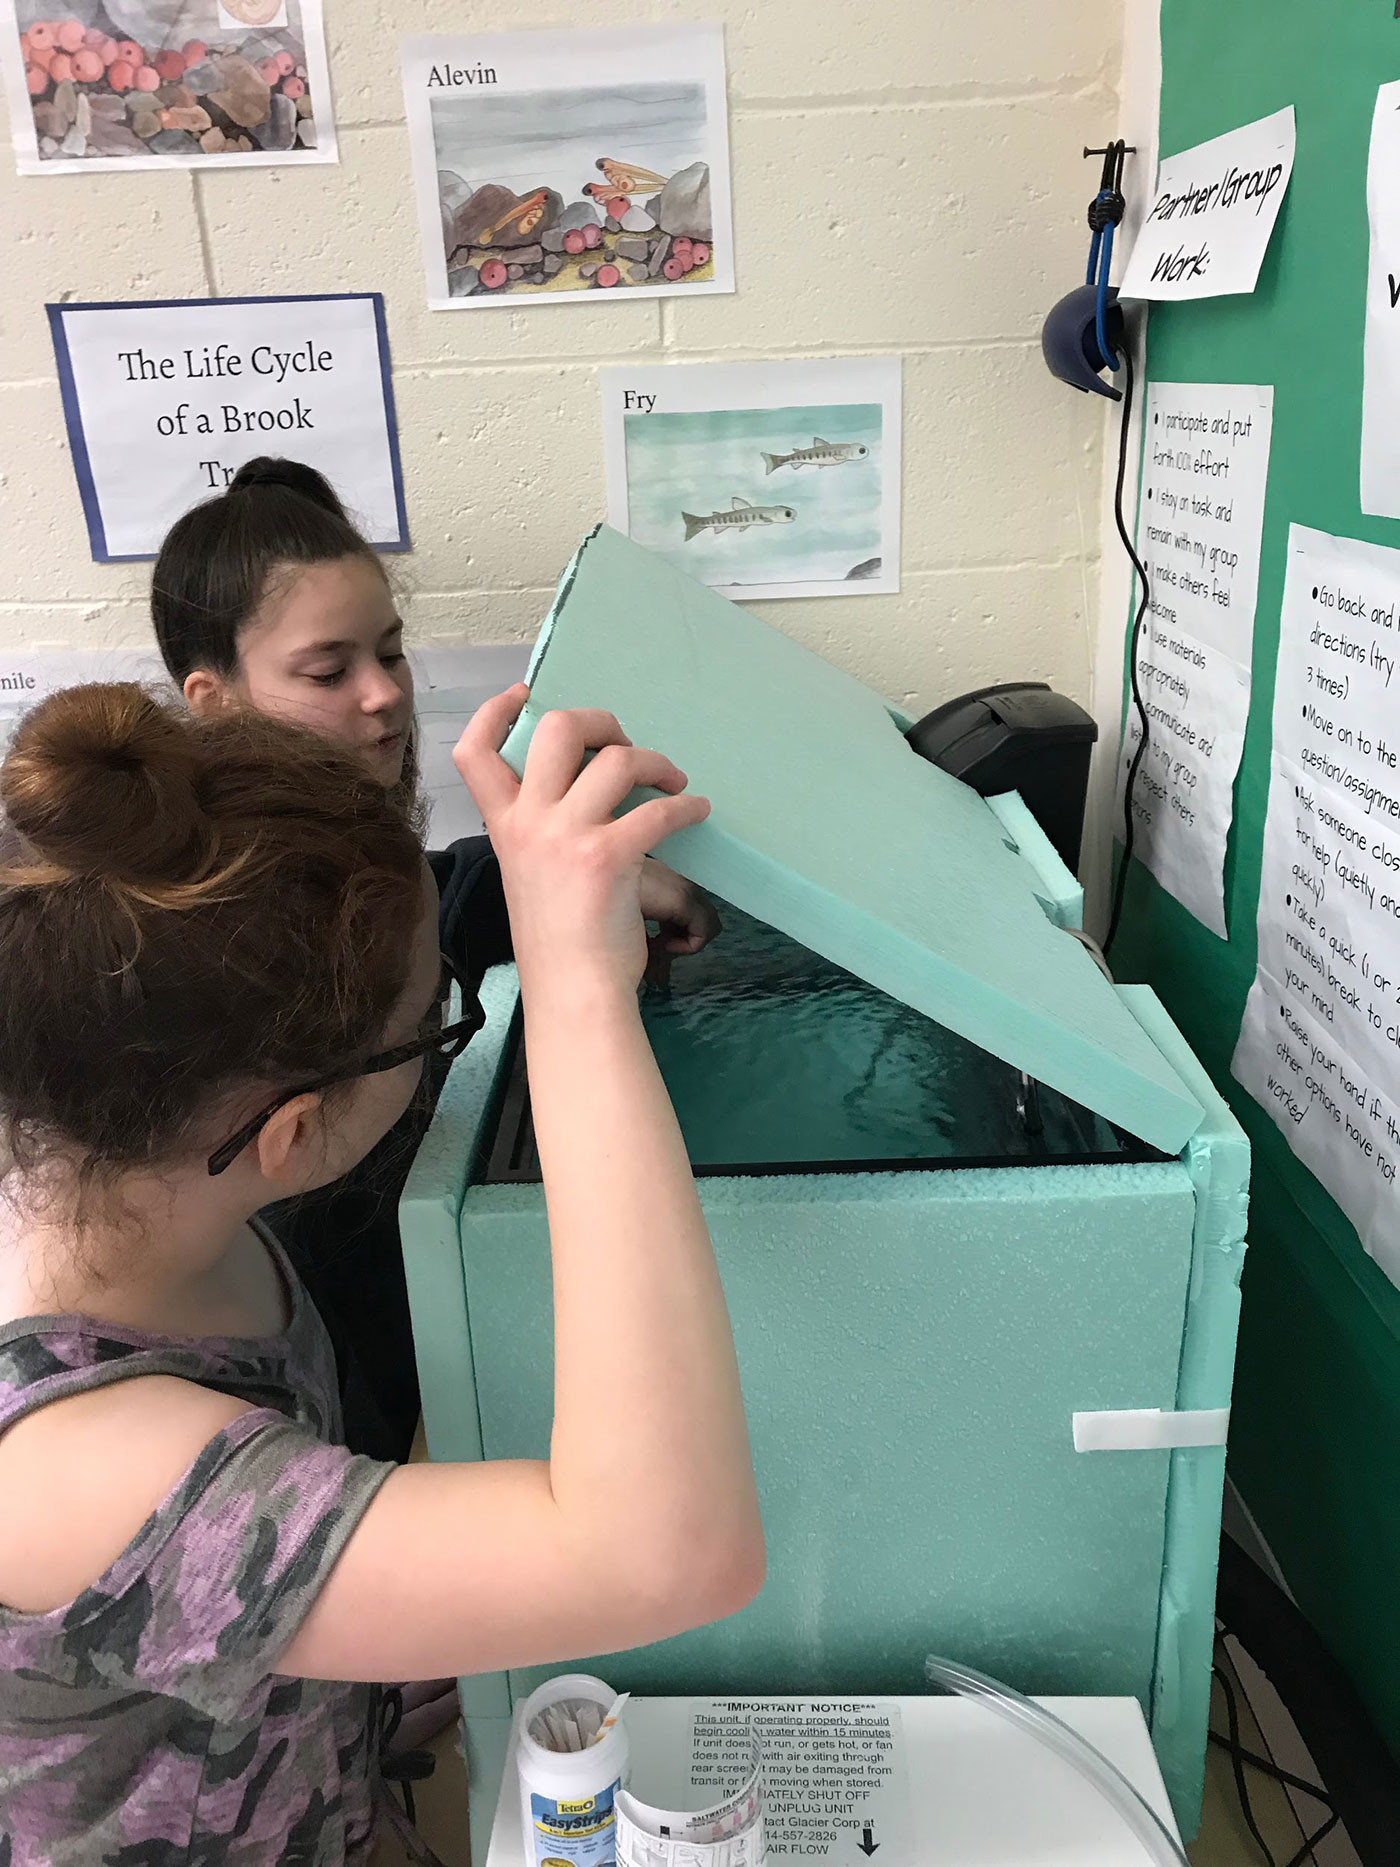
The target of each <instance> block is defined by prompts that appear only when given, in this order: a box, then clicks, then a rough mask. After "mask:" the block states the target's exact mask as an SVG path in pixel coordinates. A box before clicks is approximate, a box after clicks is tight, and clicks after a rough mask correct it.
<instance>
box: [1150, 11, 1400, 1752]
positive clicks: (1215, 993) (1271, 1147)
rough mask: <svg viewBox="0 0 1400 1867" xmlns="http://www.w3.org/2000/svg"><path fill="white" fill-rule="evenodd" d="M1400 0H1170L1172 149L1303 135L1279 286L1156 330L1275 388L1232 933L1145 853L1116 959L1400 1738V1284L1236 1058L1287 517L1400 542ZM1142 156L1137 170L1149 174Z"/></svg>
mask: <svg viewBox="0 0 1400 1867" xmlns="http://www.w3.org/2000/svg"><path fill="white" fill-rule="evenodd" d="M1394 12H1395V6H1394V4H1393V0H1224V3H1223V4H1222V0H1162V109H1161V152H1162V154H1163V155H1164V156H1170V155H1174V154H1176V153H1178V152H1179V151H1180V150H1183V149H1187V148H1190V147H1191V146H1192V145H1194V144H1196V143H1199V142H1204V141H1205V140H1206V139H1207V138H1209V137H1213V136H1219V135H1221V134H1223V133H1224V132H1225V131H1227V130H1232V129H1235V128H1237V127H1238V126H1240V125H1241V124H1245V123H1250V122H1252V121H1254V120H1255V119H1256V118H1259V117H1263V116H1267V115H1269V114H1271V113H1272V112H1273V111H1276V110H1279V109H1281V108H1283V107H1284V106H1285V105H1287V104H1293V105H1294V106H1295V108H1296V111H1297V135H1298V141H1297V157H1296V161H1295V165H1294V170H1293V179H1292V182H1291V184H1290V187H1289V192H1288V196H1287V198H1286V199H1285V201H1284V204H1283V208H1282V211H1281V213H1280V216H1279V221H1278V225H1277V227H1276V228H1275V231H1274V237H1273V241H1272V243H1271V245H1270V249H1269V252H1268V254H1267V256H1266V258H1265V260H1264V265H1263V269H1262V271H1261V273H1260V278H1259V284H1258V289H1257V290H1256V291H1255V292H1254V294H1253V295H1252V296H1250V297H1236V298H1219V299H1207V300H1201V301H1198V302H1196V303H1194V304H1178V305H1163V306H1159V307H1156V308H1154V309H1153V311H1152V313H1151V320H1150V324H1149V329H1148V339H1147V374H1148V376H1149V378H1150V379H1152V380H1156V381H1160V382H1223V383H1231V382H1241V383H1272V384H1273V385H1274V424H1273V449H1272V454H1271V458H1270V466H1269V480H1268V494H1267V503H1266V506H1265V514H1264V533H1263V550H1262V558H1261V563H1260V573H1259V602H1258V610H1257V614H1256V620H1255V630H1254V675H1253V689H1252V696H1251V702H1250V714H1249V726H1248V731H1247V735H1246V738H1245V745H1244V756H1243V759H1242V761H1241V766H1240V774H1239V779H1238V782H1237V785H1236V792H1235V821H1234V829H1233V831H1232V835H1231V841H1230V848H1229V853H1228V856H1227V860H1226V866H1225V902H1226V916H1227V924H1228V926H1229V930H1230V938H1229V942H1228V944H1226V943H1225V942H1223V941H1220V940H1218V939H1217V938H1216V937H1215V936H1214V935H1213V934H1211V933H1209V932H1208V931H1207V930H1206V929H1205V928H1204V927H1202V926H1201V925H1200V923H1199V922H1198V921H1196V920H1195V919H1194V918H1193V917H1192V916H1191V915H1190V914H1188V913H1187V911H1186V910H1185V909H1184V908H1182V907H1181V906H1179V905H1178V903H1177V902H1176V901H1175V900H1174V899H1173V898H1172V897H1171V896H1170V895H1168V894H1167V893H1166V892H1165V891H1164V890H1163V889H1161V888H1160V887H1159V886H1158V885H1157V883H1156V882H1155V881H1154V880H1153V878H1152V877H1151V876H1150V875H1149V874H1148V873H1147V871H1146V870H1145V869H1143V868H1142V867H1141V866H1140V865H1139V864H1137V863H1134V864H1133V868H1132V873H1131V875H1130V877H1129V880H1128V886H1127V897H1126V904H1125V909H1124V915H1123V923H1122V927H1121V929H1120V932H1119V935H1118V939H1117V942H1116V943H1115V946H1114V950H1113V965H1114V971H1115V973H1116V974H1117V976H1118V977H1119V978H1122V979H1145V980H1147V981H1149V982H1150V983H1151V984H1152V985H1153V986H1155V987H1156V989H1157V991H1158V993H1159V994H1160V996H1161V997H1162V999H1163V1000H1164V1002H1165V1003H1166V1005H1167V1007H1168V1009H1169V1010H1170V1012H1171V1013H1172V1015H1173V1017H1174V1018H1175V1019H1176V1021H1177V1023H1178V1024H1179V1025H1180V1027H1181V1029H1182V1031H1183V1032H1184V1033H1185V1035H1186V1036H1187V1038H1188V1039H1189V1040H1190V1042H1191V1044H1192V1045H1193V1047H1194V1048H1195V1050H1196V1052H1197V1054H1198V1056H1199V1057H1200V1058H1201V1060H1202V1062H1203V1063H1204V1064H1205V1065H1206V1067H1207V1068H1208V1069H1209V1070H1210V1072H1211V1074H1212V1076H1213V1077H1214V1078H1215V1080H1216V1082H1217V1083H1218V1084H1219V1085H1220V1086H1221V1088H1222V1090H1223V1091H1224V1093H1225V1094H1226V1095H1227V1097H1228V1098H1229V1100H1230V1103H1231V1106H1232V1107H1233V1108H1234V1110H1235V1112H1236V1114H1237V1115H1238V1116H1239V1118H1240V1120H1241V1121H1242V1122H1243V1124H1244V1126H1245V1128H1246V1129H1247V1131H1248V1133H1249V1135H1250V1138H1251V1141H1252V1142H1253V1144H1254V1148H1255V1173H1254V1191H1253V1198H1252V1216H1251V1223H1250V1253H1249V1257H1248V1259H1247V1261H1246V1266H1245V1275H1244V1307H1243V1317H1242V1321H1241V1328H1240V1345H1239V1362H1238V1372H1237V1377H1236V1385H1235V1403H1234V1413H1233V1419H1232V1425H1231V1433H1230V1455H1229V1462H1230V1470H1231V1473H1232V1475H1233V1477H1234V1479H1235V1482H1236V1484H1237V1485H1238V1486H1239V1488H1240V1491H1241V1493H1242V1495H1243V1496H1244V1499H1245V1501H1246V1503H1247V1504H1248V1505H1249V1507H1250V1509H1251V1511H1252V1512H1253V1513H1254V1515H1255V1517H1256V1519H1257V1521H1258V1523H1259V1526H1260V1528H1261V1530H1262V1531H1263V1534H1264V1535H1265V1537H1266V1538H1267V1540H1268V1542H1269V1544H1270V1546H1271V1547H1272V1549H1273V1551H1274V1553H1275V1555H1276V1556H1277V1557H1278V1559H1279V1562H1280V1564H1281V1565H1282V1567H1283V1569H1284V1572H1285V1574H1286V1575H1287V1577H1288V1581H1289V1585H1290V1587H1291V1588H1292V1590H1293V1592H1294V1594H1295V1595H1296V1596H1297V1599H1298V1602H1299V1605H1300V1606H1301V1607H1302V1609H1303V1611H1304V1613H1305V1614H1306V1615H1307V1616H1308V1618H1309V1619H1310V1620H1311V1621H1312V1623H1313V1625H1314V1626H1315V1627H1316V1628H1317V1630H1318V1632H1319V1633H1320V1634H1321V1635H1322V1637H1323V1638H1324V1640H1325V1641H1326V1642H1327V1643H1328V1645H1329V1646H1330V1647H1331V1648H1332V1650H1333V1652H1334V1653H1335V1654H1336V1656H1337V1657H1338V1658H1339V1659H1340V1660H1341V1662H1342V1663H1343V1665H1344V1666H1345V1667H1346V1668H1347V1670H1348V1672H1349V1673H1350V1674H1351V1676H1352V1678H1353V1680H1354V1681H1355V1683H1356V1685H1357V1687H1358V1689H1359V1690H1360V1692H1361V1694H1362V1696H1363V1698H1364V1699H1365V1701H1366V1702H1367V1704H1368V1705H1369V1707H1370V1710H1371V1713H1372V1715H1373V1717H1374V1718H1375V1719H1376V1721H1377V1723H1378V1725H1379V1726H1380V1728H1381V1730H1382V1732H1383V1733H1384V1735H1385V1736H1386V1739H1387V1741H1388V1742H1389V1744H1390V1746H1391V1748H1392V1750H1394V1751H1395V1752H1396V1753H1397V1754H1400V1586H1397V1578H1400V1290H1397V1289H1396V1288H1395V1287H1394V1286H1393V1285H1392V1284H1391V1283H1390V1282H1389V1280H1388V1279H1387V1278H1386V1277H1385V1276H1384V1274H1383V1273H1382V1272H1381V1271H1380V1270H1379V1269H1378V1268H1377V1267H1376V1265H1375V1264H1373V1263H1372V1262H1371V1260H1370V1259H1369V1258H1368V1257H1367V1256H1366V1255H1365V1253H1364V1252H1363V1251H1362V1249H1361V1246H1360V1244H1359V1242H1358V1240H1357V1237H1356V1233H1355V1232H1354V1231H1353V1229H1352V1227H1351V1225H1350V1223H1349V1222H1348V1221H1347V1219H1346V1218H1344V1217H1343V1215H1342V1213H1341V1212H1340V1211H1339V1209H1338V1208H1337V1206H1336V1205H1335V1204H1334V1203H1333V1201H1332V1200H1331V1198H1330V1197H1329V1196H1328V1195H1327V1194H1326V1193H1325V1192H1323V1190H1322V1188H1321V1187H1320V1186H1319V1185H1318V1184H1317V1182H1316V1181H1315V1180H1314V1179H1313V1178H1312V1176H1311V1175H1310V1174H1309V1173H1308V1172H1307V1171H1306V1169H1304V1168H1303V1167H1302V1166H1301V1165H1300V1164H1299V1163H1298V1162H1297V1161H1296V1160H1295V1159H1294V1158H1293V1156H1292V1154H1291V1153H1290V1152H1289V1150H1288V1147H1287V1144H1286V1142H1285V1141H1284V1138H1283V1136H1282V1135H1281V1134H1280V1133H1279V1132H1278V1130H1277V1129H1276V1128H1275V1127H1274V1125H1273V1123H1272V1121H1270V1119H1269V1118H1268V1116H1267V1115H1265V1113H1264V1112H1263V1110H1262V1109H1261V1108H1260V1107H1259V1105H1258V1104H1257V1103H1256V1102H1255V1101H1254V1100H1253V1099H1252V1097H1250V1096H1249V1095H1248V1094H1247V1093H1246V1092H1245V1091H1244V1090H1243V1089H1242V1088H1240V1086H1239V1085H1238V1084H1237V1083H1235V1082H1234V1080H1233V1078H1232V1077H1231V1075H1230V1059H1231V1055H1232V1053H1233V1050H1234V1045H1235V1039H1236V1037H1237V1035H1238V1033H1239V1028H1240V1019H1241V1016H1242V1014H1243V1011H1244V1003H1245V998H1246V995H1247V993H1248V991H1249V987H1250V984H1251V982H1252V980H1253V977H1254V967H1255V908H1256V902H1257V898H1258V892H1259V876H1260V863H1261V854H1262V844H1263V836H1264V815H1265V808H1266V804H1267V798H1268V789H1269V749H1270V737H1271V721H1272V713H1273V698H1274V669H1275V660H1276V655H1277V649H1278V634H1279V605H1280V601H1281V598H1282V594H1283V580H1284V562H1285V552H1286V546H1287V538H1288V527H1289V525H1290V523H1294V522H1296V523H1299V524H1303V525H1309V526H1315V527H1317V528H1318V529H1319V530H1322V531H1328V532H1336V533H1340V534H1342V535H1344V536H1347V537H1353V538H1361V539H1365V540H1368V541H1370V542H1372V543H1374V544H1381V545H1389V546H1392V547H1400V522H1396V521H1394V520H1389V519H1374V518H1365V517H1363V516H1362V513H1361V509H1360V504H1359V466H1360V439H1361V387H1362V335H1363V328H1364V322H1365V292H1366V272H1367V256H1368V247H1369V234H1368V227H1367V216H1366V166H1367V153H1368V147H1369V142H1370V132H1371V116H1372V111H1373V109H1374V106H1375V98H1376V89H1377V86H1378V85H1380V84H1382V83H1385V82H1387V81H1389V80H1391V79H1394V78H1397V77H1400V19H1397V18H1395V17H1393V14H1394ZM1131 160H1132V159H1131V158H1129V163H1130V168H1129V178H1130V185H1134V186H1136V187H1137V188H1139V189H1146V188H1147V187H1149V186H1150V183H1151V179H1152V178H1151V177H1149V176H1143V175H1138V176H1133V175H1132V171H1131ZM1397 418H1400V416H1398V417H1397Z"/></svg>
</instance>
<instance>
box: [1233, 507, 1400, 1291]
mask: <svg viewBox="0 0 1400 1867" xmlns="http://www.w3.org/2000/svg"><path fill="white" fill-rule="evenodd" d="M1397 664H1400V551H1390V550H1386V549H1385V548H1383V547H1382V546H1379V545H1368V544H1359V543H1357V542H1356V541H1355V540H1354V539H1350V538H1334V537H1331V536H1329V535H1328V534H1327V533H1325V532H1315V531H1309V530H1307V529H1306V528H1304V527H1303V526H1301V525H1295V526H1293V527H1292V528H1291V530H1290V532H1289V540H1288V574H1287V579H1286V582H1285V586H1284V595H1283V610H1282V615H1281V617H1280V627H1279V652H1278V684H1277V687H1276V689H1275V694H1274V739H1273V762H1272V768H1271V775H1270V784H1269V809H1268V818H1267V822H1266V824H1265V829H1264V867H1263V874H1262V877H1261V880H1260V885H1259V970H1258V973H1257V975H1256V977H1255V981H1254V984H1253V985H1252V986H1251V988H1250V993H1249V1000H1248V1003H1247V1005H1246V1007H1245V1015H1244V1024H1243V1027H1242V1029H1241V1031H1240V1039H1239V1044H1238V1046H1237V1048H1236V1051H1235V1058H1234V1064H1233V1069H1234V1074H1235V1076H1236V1077H1237V1078H1238V1079H1239V1081H1240V1082H1241V1083H1243V1084H1244V1086H1245V1088H1246V1089H1248V1091H1249V1092H1250V1094H1251V1095H1252V1096H1254V1097H1255V1098H1256V1100H1257V1101H1259V1102H1260V1103H1261V1104H1262V1105H1263V1107H1264V1108H1265V1109H1266V1110H1267V1111H1268V1113H1269V1114H1270V1115H1271V1116H1272V1117H1273V1119H1274V1121H1275V1122H1276V1123H1277V1124H1278V1126H1279V1128H1280V1129H1281V1130H1282V1132H1283V1133H1284V1134H1285V1135H1286V1136H1287V1138H1288V1142H1289V1145H1290V1147H1291V1148H1292V1149H1293V1152H1294V1153H1295V1154H1296V1155H1297V1156H1298V1158H1299V1160H1301V1161H1302V1162H1303V1164H1304V1166H1306V1167H1307V1168H1308V1169H1309V1171H1310V1172H1311V1173H1313V1174H1315V1175H1316V1177H1317V1178H1318V1179H1319V1180H1320V1181H1321V1182H1322V1184H1323V1186H1325V1187H1326V1188H1327V1191H1328V1192H1329V1193H1330V1194H1331V1195H1332V1197H1333V1198H1334V1199H1335V1200H1336V1202H1337V1204H1338V1205H1339V1206H1340V1207H1341V1208H1342V1210H1343V1212H1345V1213H1346V1215H1347V1217H1348V1218H1349V1219H1350V1220H1351V1222H1352V1224H1353V1225H1354V1226H1355V1227H1356V1229H1357V1232H1358V1234H1359V1236H1360V1238H1361V1242H1362V1244H1363V1245H1364V1246H1365V1247H1366V1249H1367V1251H1368V1252H1370V1254H1371V1256H1372V1257H1373V1258H1375V1259H1376V1261H1377V1262H1378V1263H1379V1264H1380V1266H1381V1267H1382V1269H1383V1270H1384V1271H1385V1272H1386V1275H1387V1276H1388V1277H1389V1278H1390V1279H1391V1281H1392V1282H1393V1283H1400V1199H1397V1197H1396V1186H1395V1176H1396V1168H1397V1165H1398V1164H1400V704H1397V702H1398V701H1400V680H1397V679H1396V669H1397Z"/></svg>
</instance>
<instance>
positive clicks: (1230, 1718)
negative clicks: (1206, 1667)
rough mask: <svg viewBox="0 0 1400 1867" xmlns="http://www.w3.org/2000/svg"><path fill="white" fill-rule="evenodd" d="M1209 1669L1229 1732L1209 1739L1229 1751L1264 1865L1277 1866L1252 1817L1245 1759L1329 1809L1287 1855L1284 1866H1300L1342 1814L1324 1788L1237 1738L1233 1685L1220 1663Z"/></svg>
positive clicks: (1242, 1806)
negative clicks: (1261, 1755) (1223, 1708)
mask: <svg viewBox="0 0 1400 1867" xmlns="http://www.w3.org/2000/svg"><path fill="white" fill-rule="evenodd" d="M1211 1671H1212V1672H1213V1673H1214V1674H1215V1677H1216V1680H1217V1681H1218V1683H1219V1685H1220V1689H1221V1691H1222V1693H1223V1694H1224V1697H1225V1717H1226V1721H1227V1723H1228V1724H1229V1727H1230V1735H1229V1736H1228V1738H1222V1737H1220V1736H1219V1735H1218V1733H1216V1732H1214V1731H1212V1732H1211V1734H1210V1738H1211V1742H1212V1743H1213V1744H1218V1745H1219V1746H1220V1747H1221V1749H1222V1750H1225V1751H1228V1752H1229V1756H1230V1762H1231V1765H1232V1766H1233V1769H1234V1773H1235V1791H1236V1793H1237V1795H1238V1796H1239V1799H1240V1812H1241V1814H1242V1815H1243V1816H1244V1820H1245V1826H1246V1827H1247V1828H1248V1830H1249V1832H1250V1834H1251V1835H1252V1836H1253V1837H1254V1842H1255V1845H1256V1846H1257V1847H1258V1849H1259V1852H1260V1853H1261V1854H1262V1855H1263V1856H1264V1860H1265V1862H1266V1863H1267V1867H1278V1862H1277V1861H1276V1860H1275V1859H1274V1856H1273V1851H1272V1849H1271V1848H1270V1847H1269V1844H1268V1842H1267V1841H1266V1840H1265V1839H1264V1837H1263V1835H1262V1834H1261V1833H1260V1832H1259V1824H1258V1822H1257V1821H1256V1820H1255V1817H1254V1804H1253V1803H1252V1801H1251V1800H1250V1795H1249V1782H1248V1779H1247V1778H1246V1776H1245V1773H1244V1766H1245V1765H1246V1764H1247V1763H1248V1764H1251V1765H1252V1766H1253V1767H1254V1768H1255V1769H1256V1770H1258V1771H1259V1772H1260V1773H1261V1774H1262V1775H1264V1776H1269V1777H1272V1778H1273V1779H1274V1781H1275V1782H1278V1783H1285V1784H1288V1785H1289V1786H1291V1787H1292V1788H1294V1789H1299V1790H1301V1791H1303V1792H1304V1793H1305V1794H1306V1795H1308V1796H1311V1797H1312V1799H1313V1800H1314V1801H1315V1802H1317V1803H1319V1804H1320V1805H1321V1806H1322V1807H1323V1808H1324V1809H1327V1810H1328V1811H1329V1814H1328V1818H1327V1820H1326V1821H1325V1822H1324V1823H1323V1824H1322V1826H1321V1828H1318V1829H1316V1830H1315V1831H1314V1832H1313V1833H1312V1834H1310V1835H1309V1836H1308V1837H1307V1838H1306V1839H1305V1840H1304V1842H1303V1845H1302V1846H1301V1847H1300V1848H1299V1849H1298V1851H1297V1853H1296V1854H1292V1855H1290V1856H1289V1858H1288V1860H1287V1861H1286V1862H1285V1864H1284V1867H1302V1863H1303V1862H1304V1861H1305V1860H1306V1859H1307V1858H1308V1856H1309V1855H1310V1854H1311V1853H1312V1851H1313V1849H1314V1848H1315V1847H1316V1846H1317V1844H1318V1842H1319V1841H1322V1840H1325V1839H1326V1837H1327V1836H1328V1835H1330V1834H1331V1832H1332V1830H1333V1829H1334V1828H1335V1827H1336V1826H1337V1823H1338V1822H1339V1821H1340V1820H1341V1817H1340V1815H1339V1814H1338V1813H1337V1811H1336V1809H1335V1808H1334V1807H1333V1805H1332V1798H1331V1797H1330V1796H1329V1795H1328V1794H1327V1792H1326V1791H1325V1790H1322V1789H1318V1788H1317V1787H1316V1785H1315V1784H1313V1783H1305V1782H1304V1781H1303V1779H1302V1778H1301V1777H1300V1776H1292V1775H1290V1774H1289V1772H1288V1771H1287V1770H1280V1769H1279V1768H1278V1767H1277V1766H1276V1765H1275V1764H1272V1763H1269V1762H1268V1761H1266V1759H1265V1758H1263V1757H1257V1756H1255V1754H1254V1752H1253V1751H1250V1750H1246V1749H1245V1748H1244V1746H1243V1744H1242V1743H1241V1742H1240V1713H1239V1705H1238V1704H1237V1702H1236V1699H1235V1688H1234V1686H1233V1684H1232V1683H1231V1681H1230V1677H1229V1674H1228V1673H1226V1672H1225V1670H1224V1668H1223V1667H1220V1666H1214V1667H1212V1668H1211Z"/></svg>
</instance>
